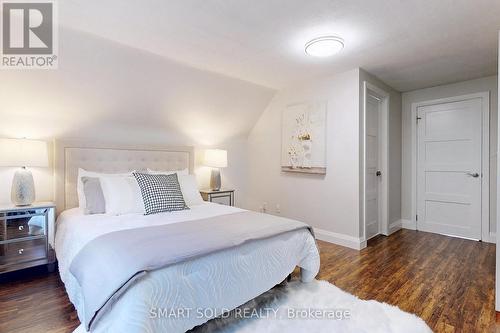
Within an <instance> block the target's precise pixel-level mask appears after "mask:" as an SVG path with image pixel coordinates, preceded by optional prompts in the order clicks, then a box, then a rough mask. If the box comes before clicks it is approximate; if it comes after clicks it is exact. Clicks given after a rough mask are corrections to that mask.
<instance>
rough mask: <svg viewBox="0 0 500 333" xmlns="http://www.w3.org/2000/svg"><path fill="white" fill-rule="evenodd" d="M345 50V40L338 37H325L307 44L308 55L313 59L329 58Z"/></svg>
mask: <svg viewBox="0 0 500 333" xmlns="http://www.w3.org/2000/svg"><path fill="white" fill-rule="evenodd" d="M343 48H344V40H343V39H342V38H340V37H336V36H323V37H318V38H315V39H313V40H311V41H309V42H307V43H306V46H305V51H306V54H308V55H310V56H313V57H328V56H332V55H334V54H336V53H338V52H340V51H341V50H342V49H343Z"/></svg>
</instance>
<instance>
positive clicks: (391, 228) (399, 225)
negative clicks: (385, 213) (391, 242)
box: [387, 220, 403, 236]
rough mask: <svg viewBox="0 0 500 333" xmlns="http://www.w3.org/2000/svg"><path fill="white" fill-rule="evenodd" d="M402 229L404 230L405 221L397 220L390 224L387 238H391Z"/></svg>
mask: <svg viewBox="0 0 500 333" xmlns="http://www.w3.org/2000/svg"><path fill="white" fill-rule="evenodd" d="M401 228H403V220H397V221H393V222H391V223H390V224H389V228H388V233H387V236H390V235H392V234H393V233H395V232H396V231H398V230H401Z"/></svg>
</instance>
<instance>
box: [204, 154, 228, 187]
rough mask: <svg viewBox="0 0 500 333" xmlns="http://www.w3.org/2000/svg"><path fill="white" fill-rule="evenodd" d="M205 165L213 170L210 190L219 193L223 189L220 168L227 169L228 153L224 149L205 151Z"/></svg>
mask: <svg viewBox="0 0 500 333" xmlns="http://www.w3.org/2000/svg"><path fill="white" fill-rule="evenodd" d="M204 164H205V165H206V166H208V167H211V168H212V174H211V176H210V189H211V190H212V191H219V190H220V188H221V180H220V168H225V167H227V151H226V150H222V149H207V150H205V163H204Z"/></svg>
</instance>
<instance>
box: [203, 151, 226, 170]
mask: <svg viewBox="0 0 500 333" xmlns="http://www.w3.org/2000/svg"><path fill="white" fill-rule="evenodd" d="M204 164H205V165H206V166H209V167H212V168H225V167H227V151H226V150H222V149H207V150H205V163H204Z"/></svg>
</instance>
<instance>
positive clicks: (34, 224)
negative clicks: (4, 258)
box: [0, 213, 47, 242]
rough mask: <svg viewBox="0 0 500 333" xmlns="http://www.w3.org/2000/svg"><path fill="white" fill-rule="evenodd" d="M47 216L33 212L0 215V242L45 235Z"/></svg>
mask: <svg viewBox="0 0 500 333" xmlns="http://www.w3.org/2000/svg"><path fill="white" fill-rule="evenodd" d="M46 221H47V216H46V215H45V214H44V213H43V214H42V215H33V214H22V215H17V216H16V215H9V216H5V217H0V242H1V241H9V240H14V239H19V238H26V237H32V236H40V235H46Z"/></svg>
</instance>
